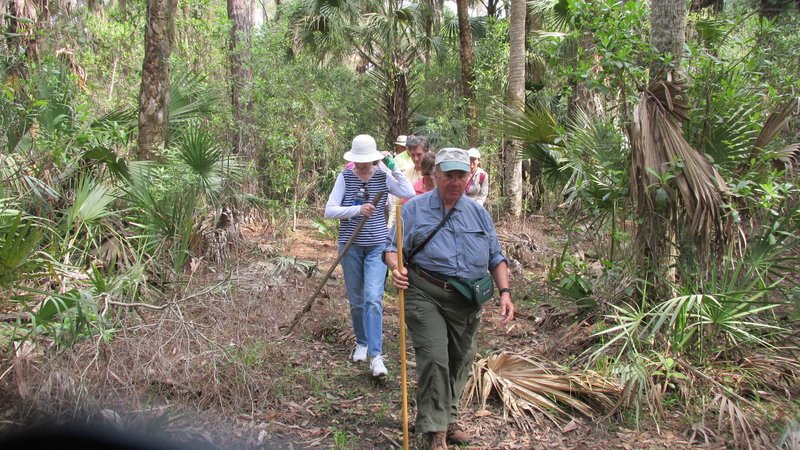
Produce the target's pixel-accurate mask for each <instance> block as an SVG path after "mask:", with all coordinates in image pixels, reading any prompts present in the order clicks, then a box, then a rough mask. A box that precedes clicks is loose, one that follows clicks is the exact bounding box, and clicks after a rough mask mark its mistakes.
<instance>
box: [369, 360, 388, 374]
mask: <svg viewBox="0 0 800 450" xmlns="http://www.w3.org/2000/svg"><path fill="white" fill-rule="evenodd" d="M383 358H384V356H383V355H375V356H373V357H372V359H371V360H370V362H369V368H370V370H372V376H373V377H374V378H383V377H385V376H386V375H388V374H389V371H388V370H386V366H384V365H383Z"/></svg>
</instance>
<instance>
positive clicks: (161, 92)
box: [138, 0, 177, 159]
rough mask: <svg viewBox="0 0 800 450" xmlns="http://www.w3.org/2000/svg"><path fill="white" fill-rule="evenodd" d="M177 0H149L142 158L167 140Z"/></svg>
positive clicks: (141, 109)
mask: <svg viewBox="0 0 800 450" xmlns="http://www.w3.org/2000/svg"><path fill="white" fill-rule="evenodd" d="M176 6H177V0H147V25H146V26H145V32H144V63H143V64H142V88H141V90H140V91H139V148H138V156H139V158H141V159H153V157H154V153H153V152H154V151H155V150H156V149H157V148H159V147H162V146H164V144H165V143H166V141H167V123H168V121H169V117H168V116H169V55H170V52H171V51H172V39H173V36H174V30H173V26H174V23H175V9H176Z"/></svg>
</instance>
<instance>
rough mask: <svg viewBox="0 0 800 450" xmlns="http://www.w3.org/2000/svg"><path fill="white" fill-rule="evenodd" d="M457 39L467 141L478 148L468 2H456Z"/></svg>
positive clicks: (476, 105)
mask: <svg viewBox="0 0 800 450" xmlns="http://www.w3.org/2000/svg"><path fill="white" fill-rule="evenodd" d="M456 10H457V13H458V38H459V44H460V47H461V93H462V95H463V96H464V106H465V107H466V119H467V139H468V140H469V146H470V147H477V146H478V102H477V100H476V98H475V73H474V72H473V69H472V68H473V56H472V28H471V27H470V24H469V0H457V1H456Z"/></svg>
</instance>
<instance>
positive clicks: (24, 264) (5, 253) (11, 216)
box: [0, 202, 44, 285]
mask: <svg viewBox="0 0 800 450" xmlns="http://www.w3.org/2000/svg"><path fill="white" fill-rule="evenodd" d="M0 204H2V202H0ZM43 236H44V228H42V227H40V226H39V225H38V224H37V223H36V221H34V220H33V219H32V218H29V217H26V216H24V215H23V213H22V212H21V211H15V210H14V209H3V210H0V285H3V284H6V283H10V282H13V281H14V280H15V279H16V278H18V277H19V276H21V274H23V273H25V272H26V271H27V268H28V266H30V265H31V264H33V263H34V262H33V261H32V260H33V255H34V254H35V253H36V251H37V250H39V247H40V244H41V242H42V239H43Z"/></svg>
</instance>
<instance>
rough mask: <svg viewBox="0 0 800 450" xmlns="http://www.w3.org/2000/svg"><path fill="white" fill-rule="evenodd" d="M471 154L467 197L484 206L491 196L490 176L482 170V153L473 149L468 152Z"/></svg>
mask: <svg viewBox="0 0 800 450" xmlns="http://www.w3.org/2000/svg"><path fill="white" fill-rule="evenodd" d="M467 154H469V181H467V187H466V190H465V191H464V192H465V193H466V194H467V197H469V198H471V199H473V200H475V201H476V202H478V204H479V205H481V206H483V204H484V203H485V202H486V197H488V196H489V174H488V173H486V171H485V170H483V169H481V167H480V164H481V152H480V151H478V149H477V148H475V147H473V148H471V149H469V150H468V151H467Z"/></svg>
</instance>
